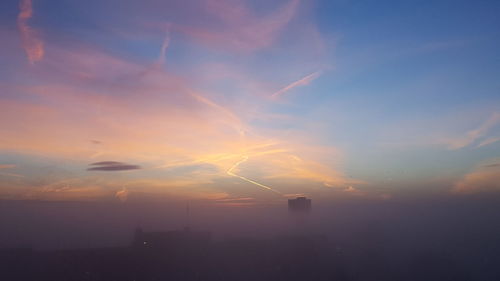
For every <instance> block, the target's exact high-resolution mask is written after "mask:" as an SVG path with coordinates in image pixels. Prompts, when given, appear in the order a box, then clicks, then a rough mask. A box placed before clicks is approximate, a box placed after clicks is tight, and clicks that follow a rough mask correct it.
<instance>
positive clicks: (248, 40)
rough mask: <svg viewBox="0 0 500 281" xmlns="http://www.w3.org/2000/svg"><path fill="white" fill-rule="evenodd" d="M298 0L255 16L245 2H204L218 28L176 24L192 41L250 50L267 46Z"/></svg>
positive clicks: (229, 48)
mask: <svg viewBox="0 0 500 281" xmlns="http://www.w3.org/2000/svg"><path fill="white" fill-rule="evenodd" d="M298 5H299V0H291V1H289V2H288V3H286V4H285V5H283V6H282V7H280V8H278V9H277V10H276V11H274V12H272V13H270V14H268V15H266V16H262V17H259V16H256V15H254V13H253V12H252V11H251V10H250V9H249V8H248V7H247V5H246V4H245V2H244V1H228V0H222V1H214V0H209V1H204V6H205V8H206V10H207V12H208V13H209V14H211V15H212V16H213V17H214V18H215V19H217V20H218V21H219V22H220V23H221V25H222V27H221V26H217V28H211V27H207V26H205V27H196V26H186V25H178V26H177V27H176V29H177V30H178V31H180V32H182V33H184V34H187V35H188V36H190V37H191V38H192V39H193V40H195V41H197V42H200V43H202V44H206V45H208V46H213V47H217V48H222V49H226V50H232V51H237V52H252V51H255V50H258V49H262V48H264V47H268V46H270V45H271V44H272V43H273V42H274V41H275V40H276V38H277V37H278V34H279V32H280V31H281V30H282V29H283V28H284V27H285V26H286V25H287V24H288V23H289V22H290V20H291V19H292V18H293V16H294V15H295V13H296V10H297V8H298Z"/></svg>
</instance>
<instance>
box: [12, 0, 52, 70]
mask: <svg viewBox="0 0 500 281" xmlns="http://www.w3.org/2000/svg"><path fill="white" fill-rule="evenodd" d="M19 10H20V11H19V14H18V16H17V26H18V29H19V32H20V34H21V41H22V42H21V43H22V46H23V48H24V50H25V52H26V55H27V56H28V60H29V61H30V63H35V62H37V61H39V60H41V59H42V58H43V56H44V53H45V51H44V43H43V41H42V40H41V39H40V37H39V34H38V31H37V30H36V29H34V28H32V27H31V26H29V24H28V21H29V20H30V19H31V18H32V17H33V2H32V0H21V1H20V3H19Z"/></svg>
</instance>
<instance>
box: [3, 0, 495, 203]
mask: <svg viewBox="0 0 500 281" xmlns="http://www.w3.org/2000/svg"><path fill="white" fill-rule="evenodd" d="M499 9H500V2H499V1H460V0H447V1H445V0H436V1H417V0H415V1H411V0H408V1H401V0H393V1H384V2H383V4H382V3H381V2H380V1H368V0H366V1H351V0H277V1H269V0H257V1H242V0H241V1H240V0H220V1H218V0H169V1H160V0H147V1H131V0H86V1H73V0H32V1H31V0H21V1H14V0H4V1H1V2H0V42H1V44H0V46H1V47H0V199H15V200H57V201H59V200H115V201H128V200H156V199H162V198H169V199H178V200H207V201H210V202H213V203H217V204H233V205H252V204H258V203H265V202H267V203H272V202H276V201H279V200H283V198H288V197H293V196H297V195H299V194H303V195H306V196H308V197H311V198H318V199H319V198H321V199H325V200H327V199H328V198H339V197H344V196H345V197H349V196H357V197H368V198H380V200H391V198H394V197H397V196H410V195H415V194H434V193H436V194H452V195H453V196H463V194H472V193H478V192H491V191H495V190H500V52H499V51H498V50H500V17H499V13H498V11H499Z"/></svg>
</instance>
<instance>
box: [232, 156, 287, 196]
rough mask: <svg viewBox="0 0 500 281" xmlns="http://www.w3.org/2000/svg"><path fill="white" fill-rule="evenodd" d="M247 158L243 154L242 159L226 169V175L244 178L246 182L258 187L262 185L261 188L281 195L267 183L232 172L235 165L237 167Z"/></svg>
mask: <svg viewBox="0 0 500 281" xmlns="http://www.w3.org/2000/svg"><path fill="white" fill-rule="evenodd" d="M247 160H248V156H243V159H242V160H240V161H238V162H236V164H234V165H233V166H232V167H231V168H230V169H229V170H227V174H228V175H230V176H233V177H237V178H240V179H242V180H244V181H246V182H249V183H252V184H255V185H257V186H260V187H262V188H264V189H267V190H269V191H272V192H274V193H277V194H280V195H281V194H282V193H281V192H279V191H277V190H274V189H272V188H270V187H269V186H267V185H263V184H261V183H258V182H256V181H253V180H251V179H247V178H245V177H244V176H240V175H237V174H235V173H233V170H234V169H236V167H238V166H239V165H240V164H241V163H243V162H245V161H247Z"/></svg>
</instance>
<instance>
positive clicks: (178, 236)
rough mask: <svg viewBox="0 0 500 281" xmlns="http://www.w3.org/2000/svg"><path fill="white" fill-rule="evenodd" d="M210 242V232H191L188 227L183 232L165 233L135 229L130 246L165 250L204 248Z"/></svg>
mask: <svg viewBox="0 0 500 281" xmlns="http://www.w3.org/2000/svg"><path fill="white" fill-rule="evenodd" d="M210 241H211V235H210V232H199V231H192V230H191V229H189V228H188V227H186V228H184V229H183V230H174V231H166V232H145V231H143V230H142V229H141V228H137V229H136V230H135V235H134V240H133V242H132V245H133V247H135V248H144V249H162V248H163V249H166V248H178V247H186V246H193V247H199V246H206V245H208V244H209V243H210Z"/></svg>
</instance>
